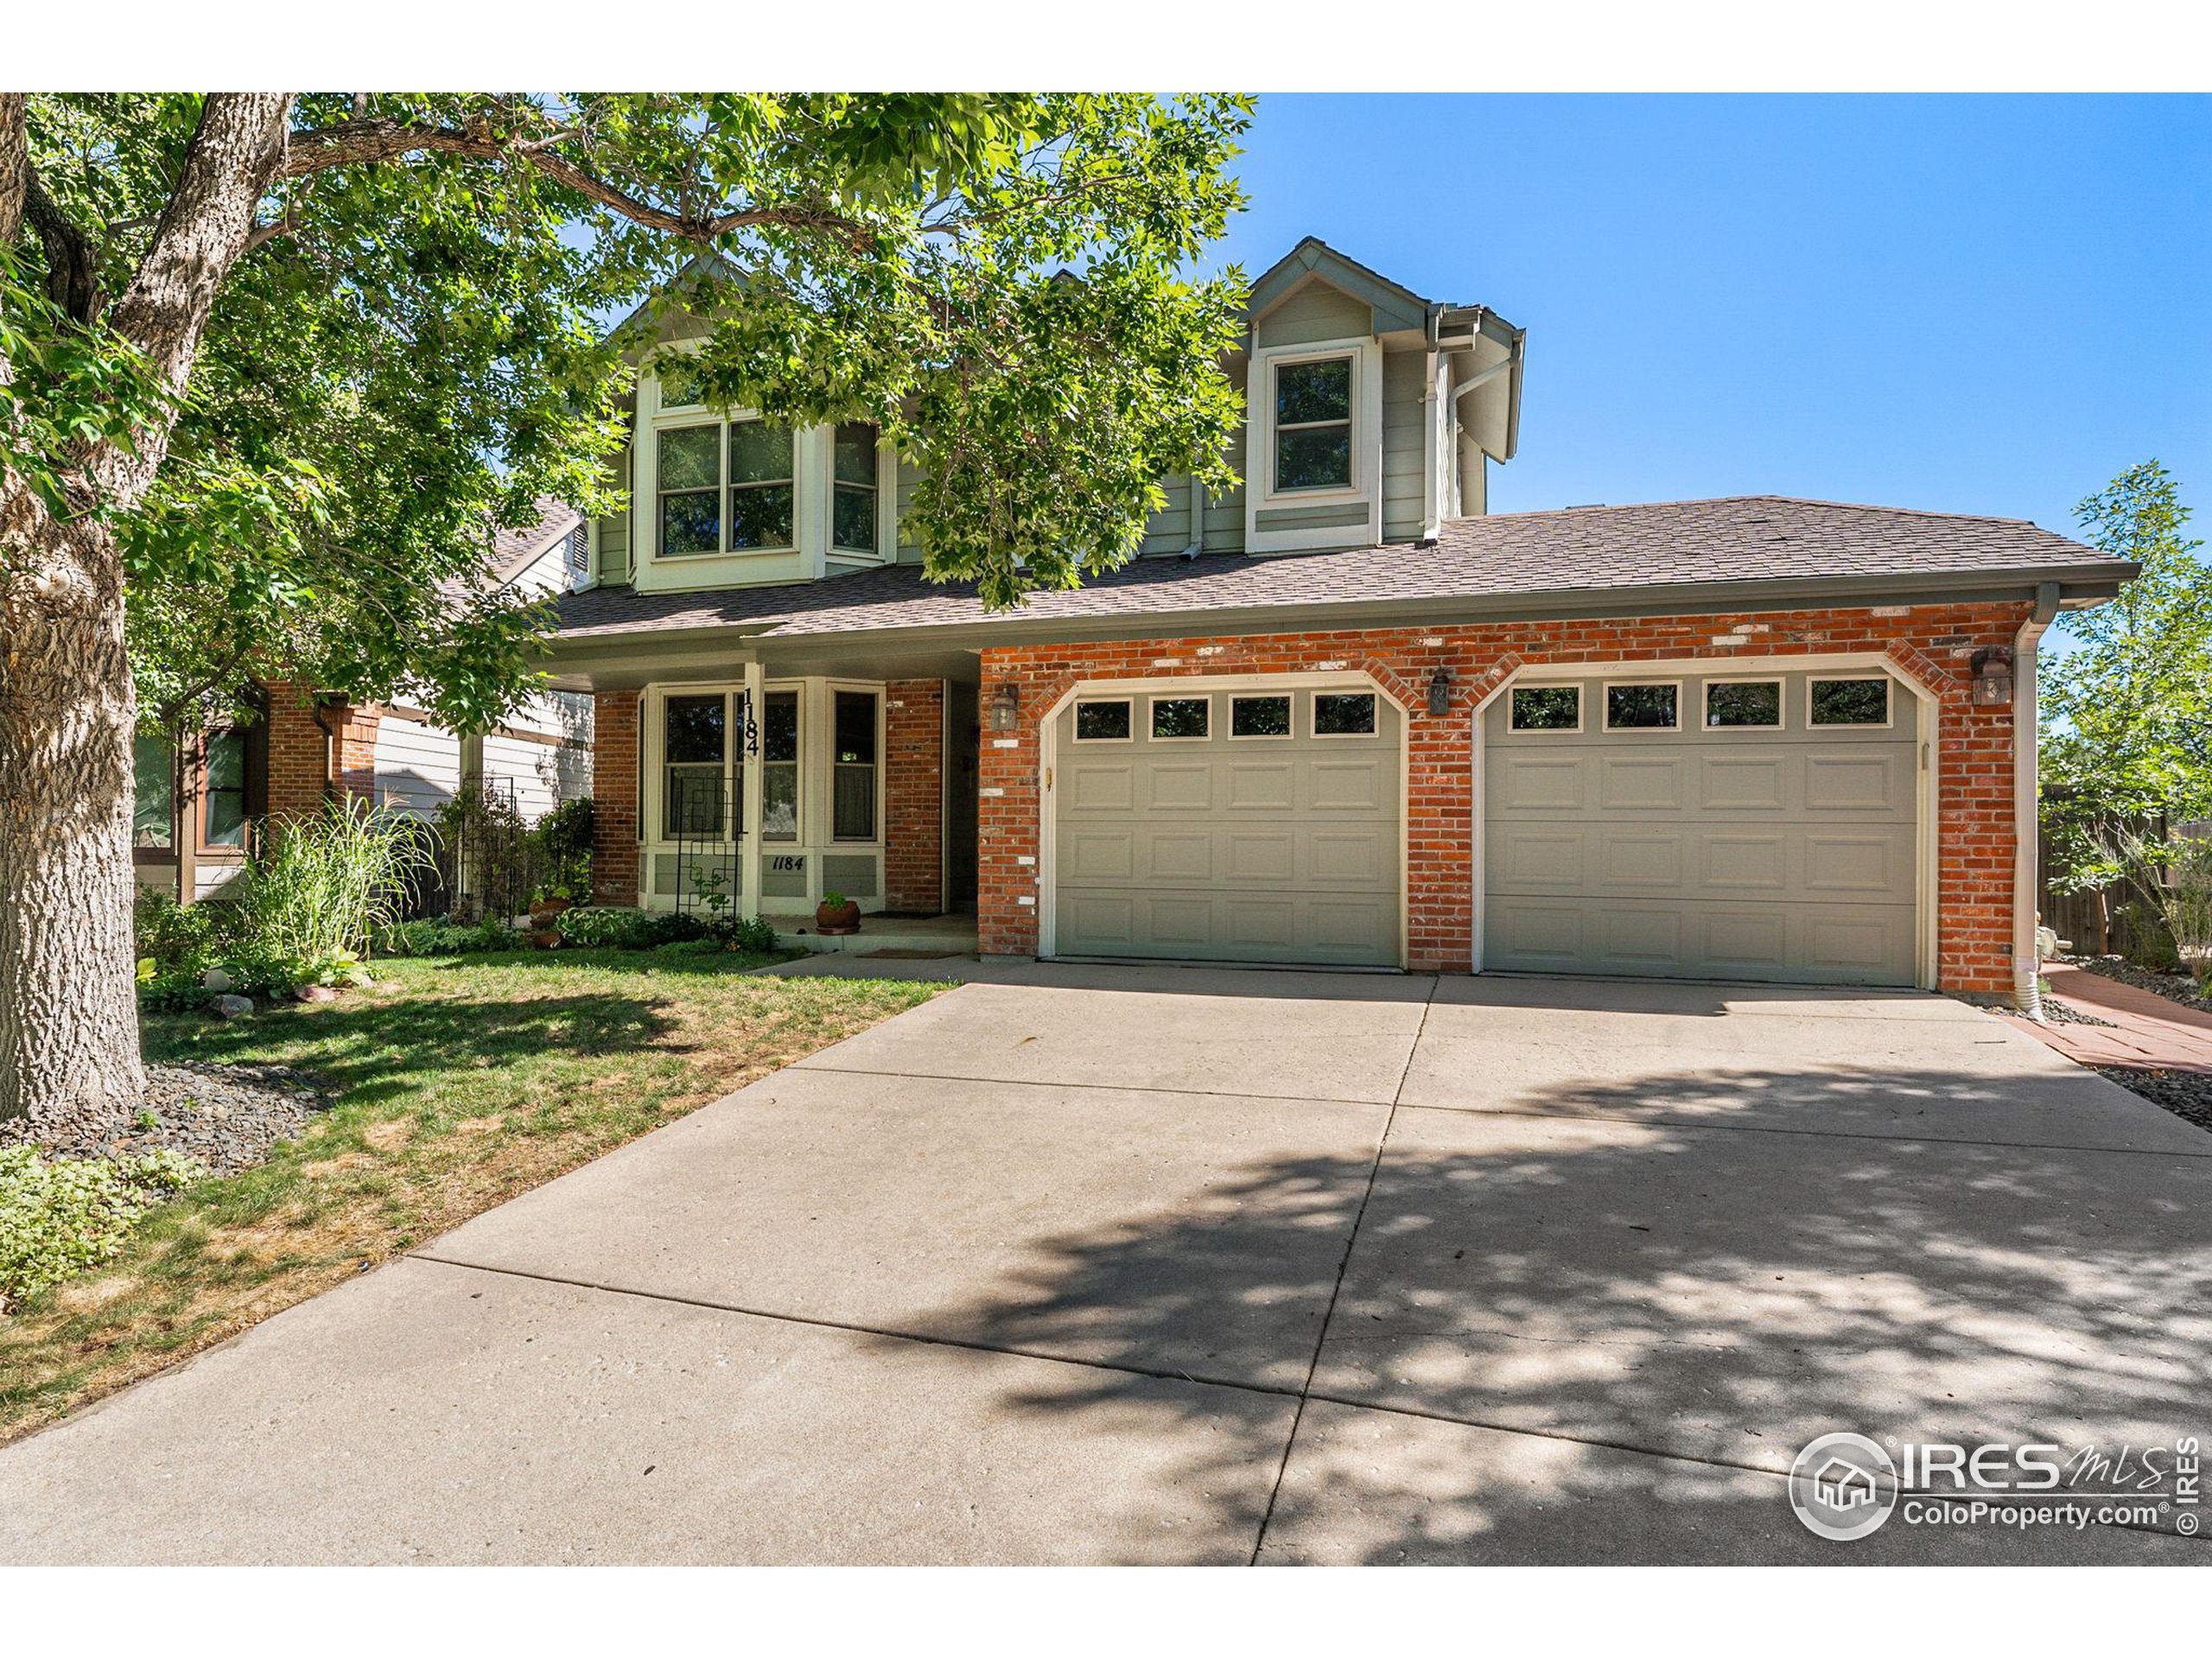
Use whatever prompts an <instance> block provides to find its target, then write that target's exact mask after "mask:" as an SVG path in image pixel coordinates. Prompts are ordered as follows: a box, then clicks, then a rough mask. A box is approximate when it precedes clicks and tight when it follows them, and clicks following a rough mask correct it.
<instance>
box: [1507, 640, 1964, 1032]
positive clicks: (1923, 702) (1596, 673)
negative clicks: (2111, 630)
mask: <svg viewBox="0 0 2212 1659" xmlns="http://www.w3.org/2000/svg"><path fill="white" fill-rule="evenodd" d="M1870 669H1871V670H1878V671H1881V672H1882V673H1884V674H1885V675H1887V676H1888V677H1890V678H1891V679H1893V680H1895V681H1897V683H1899V684H1900V685H1903V686H1904V688H1905V689H1906V690H1910V692H1912V693H1913V700H1914V702H1915V703H1916V706H1917V707H1918V709H1919V732H1918V734H1919V739H1920V765H1919V767H1918V769H1917V770H1916V772H1915V774H1914V777H1915V785H1914V791H1913V812H1914V815H1915V824H1914V827H1915V830H1916V834H1915V836H1914V837H1913V841H1914V845H1915V847H1916V849H1918V850H1917V855H1916V858H1915V860H1914V870H1913V937H1914V940H1915V948H1914V951H1913V959H1914V960H1913V975H1914V983H1916V985H1918V986H1919V988H1921V989H1922V990H1923V991H1932V990H1934V989H1935V988H1936V966H1937V963H1936V950H1937V939H1936V918H1937V916H1938V914H1939V913H1940V907H1939V906H1938V903H1937V900H1938V899H1939V898H1940V896H1941V893H1940V888H1941V884H1942V859H1941V857H1940V856H1939V855H1938V828H1939V826H1938V822H1937V820H1938V816H1939V815H1938V812H1937V804H1938V802H1939V801H1940V800H1941V796H1940V795H1939V794H1938V793H1937V791H1936V784H1937V769H1938V768H1939V767H1940V766H1942V760H1943V746H1942V741H1941V739H1940V717H1941V714H1942V701H1941V699H1940V698H1938V697H1937V696H1936V692H1935V690H1934V688H1932V687H1931V686H1929V684H1928V683H1927V682H1926V681H1924V680H1923V679H1922V678H1921V677H1919V676H1918V675H1916V674H1915V673H1913V672H1912V671H1910V669H1907V668H1904V667H1901V666H1900V665H1899V664H1897V662H1895V661H1894V660H1893V659H1891V658H1889V657H1887V656H1885V655H1884V654H1883V653H1882V652H1878V651H1847V652H1796V653H1768V654H1766V655H1763V656H1739V655H1734V654H1731V655H1729V656H1726V657H1652V658H1636V659H1633V660H1626V661H1613V662H1604V663H1523V664H1521V666H1519V667H1518V668H1516V669H1515V670H1514V671H1512V672H1511V673H1510V674H1508V675H1507V676H1506V677H1504V678H1503V679H1502V680H1500V681H1499V682H1498V683H1497V684H1496V685H1495V686H1493V687H1491V690H1489V691H1488V692H1487V693H1485V694H1484V696H1483V698H1482V700H1481V701H1480V702H1478V703H1476V705H1475V729H1474V736H1473V740H1472V742H1471V747H1470V750H1469V753H1471V755H1472V757H1473V761H1474V823H1473V825H1472V833H1471V836H1470V840H1471V844H1472V846H1473V848H1474V860H1473V864H1472V875H1471V880H1472V881H1473V883H1474V890H1473V892H1472V893H1470V894H1469V895H1468V896H1469V899H1470V900H1471V903H1470V904H1469V906H1468V913H1469V914H1470V915H1471V916H1472V917H1473V918H1474V937H1473V938H1471V940H1470V941H1469V942H1468V950H1469V957H1468V960H1469V961H1470V962H1471V963H1472V964H1473V967H1474V971H1475V972H1477V973H1478V974H1479V973H1480V972H1482V970H1483V921H1484V917H1483V885H1484V878H1485V877H1486V876H1487V874H1489V872H1488V869H1487V868H1486V864H1487V860H1488V858H1489V853H1490V848H1489V842H1490V836H1489V834H1488V830H1487V827H1486V824H1485V823H1484V817H1483V763H1484V760H1485V759H1486V758H1487V757H1486V756H1485V755H1484V753H1483V718H1484V715H1485V714H1487V713H1488V712H1489V709H1490V706H1491V704H1492V703H1494V702H1497V700H1498V699H1499V698H1500V697H1502V696H1505V694H1506V693H1507V692H1508V691H1509V690H1511V689H1512V688H1513V687H1514V686H1516V685H1527V684H1530V683H1542V684H1557V683H1560V682H1561V681H1566V680H1574V681H1580V680H1587V679H1592V678H1597V677H1606V678H1612V679H1628V678H1633V677H1637V676H1640V675H1646V674H1650V673H1655V672H1664V673H1670V674H1679V675H1683V676H1694V677H1698V678H1700V679H1712V678H1743V677H1745V674H1746V672H1747V671H1758V673H1760V674H1764V675H1768V676H1773V675H1782V674H1802V673H1808V672H1809V673H1815V674H1818V673H1822V672H1833V671H1845V672H1853V673H1863V672H1865V671H1868V670H1870Z"/></svg>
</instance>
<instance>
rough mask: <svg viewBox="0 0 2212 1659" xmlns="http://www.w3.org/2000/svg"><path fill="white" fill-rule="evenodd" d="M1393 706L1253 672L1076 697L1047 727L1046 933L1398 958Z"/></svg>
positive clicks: (1089, 949)
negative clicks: (1228, 679) (1229, 679)
mask: <svg viewBox="0 0 2212 1659" xmlns="http://www.w3.org/2000/svg"><path fill="white" fill-rule="evenodd" d="M1399 718H1400V717H1399V715H1398V711H1397V710H1396V709H1395V708H1394V707H1393V706H1392V705H1391V703H1390V702H1389V701H1388V700H1387V699H1386V698H1383V697H1380V696H1376V694H1375V693H1374V692H1373V691H1371V690H1357V689H1353V688H1346V689H1344V690H1313V689H1310V688H1299V689H1295V690H1291V689H1281V688H1271V687H1269V686H1268V685H1267V684H1266V683H1264V682H1262V683H1258V684H1255V685H1254V686H1253V687H1252V688H1251V689H1249V690H1243V689H1240V690H1236V691H1233V692H1232V691H1211V692H1196V691H1193V692H1157V693H1145V692H1135V693H1119V692H1111V691H1107V690H1101V691H1099V692H1097V693H1096V694H1085V695H1084V696H1080V697H1078V698H1077V701H1076V702H1074V703H1073V704H1072V705H1071V707H1069V708H1067V709H1064V710H1063V711H1062V712H1061V713H1060V715H1058V726H1057V728H1056V730H1055V733H1054V744H1053V747H1054V753H1055V765H1054V778H1053V782H1052V812H1053V890H1052V921H1053V941H1052V949H1053V950H1054V951H1055V952H1056V953H1057V954H1058V955H1060V956H1086V957H1176V958H1185V959H1189V960H1193V961H1213V962H1276V963H1335V964H1352V963H1357V964H1371V965H1377V966H1385V967H1395V966H1397V965H1398V963H1399V945H1398V931H1399V925H1398V883H1399V857H1400V855H1399V843H1400V834H1399V814H1400V796H1401V792H1402V784H1401V764H1400V760H1399Z"/></svg>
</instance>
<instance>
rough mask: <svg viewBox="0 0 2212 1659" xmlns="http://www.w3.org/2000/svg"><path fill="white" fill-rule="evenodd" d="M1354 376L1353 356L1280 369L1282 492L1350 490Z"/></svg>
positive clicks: (1278, 482)
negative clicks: (1352, 376) (1352, 384)
mask: <svg viewBox="0 0 2212 1659" xmlns="http://www.w3.org/2000/svg"><path fill="white" fill-rule="evenodd" d="M1351 374H1352V359H1351V358H1350V357H1349V356H1346V357H1325V358H1320V359H1315V360H1313V361H1312V362H1306V363H1283V364H1279V365H1276V368H1275V455H1274V462H1275V478H1274V486H1275V488H1276V489H1277V490H1278V491H1291V490H1344V489H1350V488H1351V481H1352V443H1351V421H1352V404H1351Z"/></svg>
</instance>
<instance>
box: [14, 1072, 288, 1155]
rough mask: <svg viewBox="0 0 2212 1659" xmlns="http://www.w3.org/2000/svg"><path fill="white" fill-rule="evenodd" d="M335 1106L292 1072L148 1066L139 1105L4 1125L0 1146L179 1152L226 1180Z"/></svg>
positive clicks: (60, 1151)
mask: <svg viewBox="0 0 2212 1659" xmlns="http://www.w3.org/2000/svg"><path fill="white" fill-rule="evenodd" d="M330 1104H331V1097H330V1091H329V1089H328V1086H327V1084H323V1083H322V1082H321V1081H320V1080H319V1079H317V1078H315V1077H310V1076H309V1075H308V1073H306V1072H304V1071H295V1070H294V1069H293V1068H292V1067H290V1066H289V1065H207V1064H204V1063H201V1062H199V1061H187V1062H185V1063H183V1064H181V1065H149V1066H148V1067H147V1068H146V1092H145V1095H144V1096H143V1098H142V1099H141V1100H140V1101H139V1102H138V1103H137V1104H136V1105H130V1106H121V1107H111V1108H108V1109H105V1110H104V1111H101V1112H98V1113H89V1114H80V1115H79V1116H75V1117H73V1118H70V1119H67V1120H66V1121H64V1122H42V1123H35V1124H34V1123H28V1122H23V1121H22V1120H16V1121H15V1122H9V1123H0V1145H12V1144H15V1143H16V1142H19V1141H30V1142H32V1143H33V1144H34V1145H35V1146H37V1147H40V1148H41V1150H43V1151H45V1152H48V1153H50V1154H53V1155H54V1156H55V1157H59V1158H127V1157H131V1156H134V1155H137V1154H142V1153H149V1152H160V1151H167V1152H176V1153H181V1154H184V1156H186V1157H188V1158H193V1159H197V1160H199V1161H200V1163H203V1164H205V1165H207V1167H208V1168H209V1169H211V1170H213V1172H214V1173H216V1174H218V1175H227V1174H230V1173H232V1172H233V1171H236V1170H241V1169H248V1168H251V1166H254V1165H256V1164H257V1163H260V1162H261V1161H262V1160H264V1158H266V1157H267V1156H268V1155H269V1149H270V1147H273V1146H275V1145H276V1144H277V1142H278V1141H289V1140H290V1139H291V1138H292V1137H293V1136H294V1135H297V1134H299V1133H300V1131H301V1130H302V1128H305V1127H306V1126H307V1123H308V1119H309V1118H311V1117H313V1116H315V1114H316V1113H318V1112H322V1111H327V1110H328V1109H329V1108H330ZM149 1114H150V1116H149Z"/></svg>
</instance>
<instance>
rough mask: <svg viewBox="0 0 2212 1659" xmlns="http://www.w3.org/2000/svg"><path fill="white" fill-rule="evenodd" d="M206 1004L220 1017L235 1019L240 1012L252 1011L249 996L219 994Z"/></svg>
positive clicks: (248, 1012)
mask: <svg viewBox="0 0 2212 1659" xmlns="http://www.w3.org/2000/svg"><path fill="white" fill-rule="evenodd" d="M207 1006H208V1007H209V1008H210V1009H211V1010H212V1011H213V1013H215V1014H219V1015H220V1016H221V1017H222V1018H224V1019H226V1020H235V1019H237V1018H238V1016H239V1015H240V1014H251V1013H252V1012H253V999H252V998H251V997H250V996H219V997H217V998H216V999H215V1000H214V1001H213V1002H210V1003H209V1004H208V1005H207Z"/></svg>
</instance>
